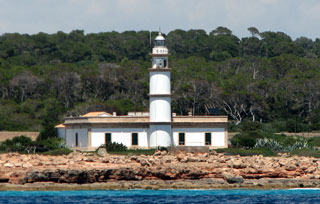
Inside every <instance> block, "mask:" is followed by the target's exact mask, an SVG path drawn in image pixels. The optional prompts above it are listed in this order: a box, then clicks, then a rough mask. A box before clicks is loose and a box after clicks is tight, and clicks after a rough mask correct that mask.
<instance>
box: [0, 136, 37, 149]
mask: <svg viewBox="0 0 320 204" xmlns="http://www.w3.org/2000/svg"><path fill="white" fill-rule="evenodd" d="M32 145H33V142H32V140H31V139H30V138H29V137H27V136H24V135H21V136H17V137H14V138H12V139H11V140H10V139H7V140H5V141H4V142H2V143H1V145H0V150H1V151H6V152H25V151H26V149H27V148H28V147H30V146H32Z"/></svg>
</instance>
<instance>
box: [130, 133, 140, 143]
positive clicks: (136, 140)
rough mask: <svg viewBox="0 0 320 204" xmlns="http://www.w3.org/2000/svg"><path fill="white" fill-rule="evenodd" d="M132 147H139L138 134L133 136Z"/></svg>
mask: <svg viewBox="0 0 320 204" xmlns="http://www.w3.org/2000/svg"><path fill="white" fill-rule="evenodd" d="M131 145H138V133H132V134H131Z"/></svg>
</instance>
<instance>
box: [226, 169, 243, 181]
mask: <svg viewBox="0 0 320 204" xmlns="http://www.w3.org/2000/svg"><path fill="white" fill-rule="evenodd" d="M222 177H223V178H224V180H226V181H227V182H228V183H243V182H244V179H243V177H242V176H239V175H233V174H231V173H226V172H223V173H222Z"/></svg>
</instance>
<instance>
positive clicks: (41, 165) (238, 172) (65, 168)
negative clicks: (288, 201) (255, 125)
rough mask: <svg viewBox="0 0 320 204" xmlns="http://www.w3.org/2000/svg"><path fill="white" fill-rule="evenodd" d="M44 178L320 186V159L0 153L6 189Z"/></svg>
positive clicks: (137, 184)
mask: <svg viewBox="0 0 320 204" xmlns="http://www.w3.org/2000/svg"><path fill="white" fill-rule="evenodd" d="M39 182H40V183H41V185H44V184H48V185H52V184H56V186H60V187H62V186H65V188H68V187H66V186H68V185H65V184H73V185H69V187H70V186H75V185H76V184H77V185H78V184H81V185H82V187H84V186H86V185H87V188H90V187H89V186H88V185H89V184H93V186H97V184H100V187H101V188H106V189H130V188H144V189H146V188H147V189H149V188H150V189H157V188H162V189H163V188H234V187H246V188H291V187H320V159H318V158H312V157H287V156H286V155H283V156H279V157H263V156H250V157H240V156H227V155H224V154H218V153H212V154H207V153H202V154H192V153H178V154H176V155H170V154H167V153H166V152H160V151H158V152H156V153H155V154H154V155H151V156H144V155H141V156H122V155H108V154H106V155H105V156H98V155H96V154H82V153H71V154H69V155H67V156H43V155H21V154H16V153H10V154H1V155H0V183H1V184H2V187H1V186H0V189H1V188H4V187H3V185H7V187H8V185H9V186H10V185H14V186H20V187H21V186H30V185H31V184H37V185H39ZM22 184H24V185H22ZM103 186H104V187H103ZM78 187H79V186H78ZM9 189H10V188H9Z"/></svg>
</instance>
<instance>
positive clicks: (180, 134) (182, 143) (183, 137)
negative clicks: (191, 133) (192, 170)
mask: <svg viewBox="0 0 320 204" xmlns="http://www.w3.org/2000/svg"><path fill="white" fill-rule="evenodd" d="M184 144H185V136H184V133H182V132H180V133H179V145H184Z"/></svg>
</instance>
